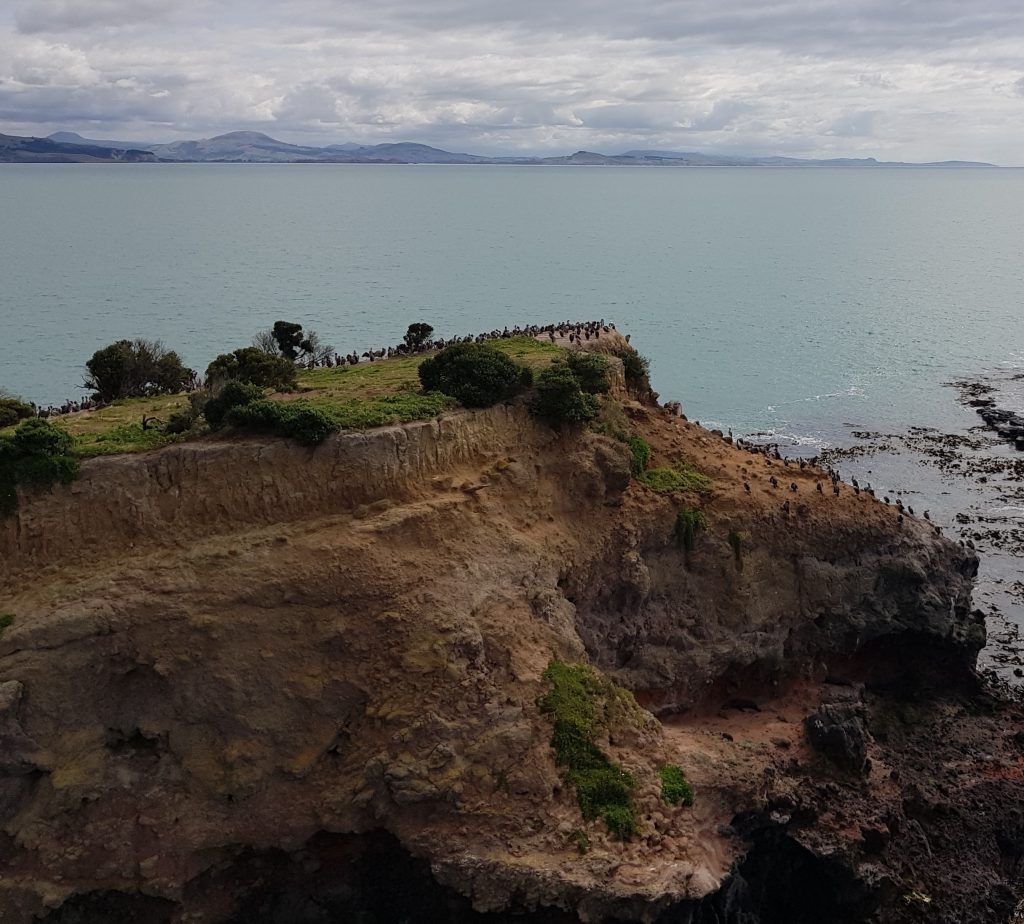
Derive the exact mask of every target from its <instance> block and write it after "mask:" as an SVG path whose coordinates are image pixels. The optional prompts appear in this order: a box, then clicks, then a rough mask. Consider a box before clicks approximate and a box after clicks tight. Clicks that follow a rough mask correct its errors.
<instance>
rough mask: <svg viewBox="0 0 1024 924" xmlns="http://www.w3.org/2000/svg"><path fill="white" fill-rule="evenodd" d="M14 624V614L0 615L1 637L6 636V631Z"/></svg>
mask: <svg viewBox="0 0 1024 924" xmlns="http://www.w3.org/2000/svg"><path fill="white" fill-rule="evenodd" d="M13 624H14V614H13V613H0V636H2V635H3V634H4V629H9V628H10V627H11V626H12V625H13Z"/></svg>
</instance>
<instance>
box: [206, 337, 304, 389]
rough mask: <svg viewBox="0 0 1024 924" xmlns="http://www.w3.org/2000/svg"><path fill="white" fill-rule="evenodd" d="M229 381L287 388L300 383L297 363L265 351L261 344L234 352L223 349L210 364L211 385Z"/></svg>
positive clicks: (208, 376) (208, 373)
mask: <svg viewBox="0 0 1024 924" xmlns="http://www.w3.org/2000/svg"><path fill="white" fill-rule="evenodd" d="M228 381H237V382H248V383H250V384H252V385H259V386H260V387H262V388H277V389H279V390H281V391H287V390H290V389H294V388H295V387H296V385H297V381H296V371H295V363H293V362H291V360H288V359H285V357H283V356H275V355H273V354H271V353H265V352H264V351H263V350H261V349H259V348H258V347H254V346H247V347H242V348H241V349H238V350H235V351H234V352H233V353H221V355H220V356H218V357H217V358H216V359H215V360H214V361H213V362H212V363H210V365H209V366H207V367H206V383H207V385H219V384H222V383H224V382H228Z"/></svg>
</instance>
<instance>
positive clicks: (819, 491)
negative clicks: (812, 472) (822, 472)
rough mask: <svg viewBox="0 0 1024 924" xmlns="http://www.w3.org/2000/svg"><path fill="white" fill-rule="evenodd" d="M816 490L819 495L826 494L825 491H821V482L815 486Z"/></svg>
mask: <svg viewBox="0 0 1024 924" xmlns="http://www.w3.org/2000/svg"><path fill="white" fill-rule="evenodd" d="M814 490H815V491H817V492H818V493H819V494H824V493H825V492H824V491H822V490H821V482H820V481H819V482H817V483H816V484H815V485H814Z"/></svg>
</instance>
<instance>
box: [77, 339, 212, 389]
mask: <svg viewBox="0 0 1024 924" xmlns="http://www.w3.org/2000/svg"><path fill="white" fill-rule="evenodd" d="M85 368H86V370H87V372H88V375H86V377H85V381H84V382H83V387H84V388H88V389H89V390H90V391H93V392H95V393H96V397H97V398H99V400H100V401H116V400H117V399H118V398H141V397H146V396H149V395H159V394H169V393H175V392H179V391H185V390H186V389H187V388H188V387H189V386H190V385H192V384H193V383H194V382H195V378H196V374H195V371H194V370H192V369H189V368H188V367H187V366H185V365H184V364H183V363H182V361H181V359H180V357H179V356H178V354H177V353H175V352H174V351H173V350H168V349H166V348H165V347H164V345H163V344H162V343H161V342H160V341H159V340H143V339H141V338H139V339H136V340H118V341H117V342H116V343H112V344H110V346H106V347H104V348H103V349H102V350H97V351H96V352H95V353H93V355H92V358H91V359H90V360H89V361H88V362H87V363H86V364H85Z"/></svg>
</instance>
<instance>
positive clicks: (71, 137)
mask: <svg viewBox="0 0 1024 924" xmlns="http://www.w3.org/2000/svg"><path fill="white" fill-rule="evenodd" d="M46 137H47V140H49V141H56V142H58V143H60V144H84V145H87V146H89V147H94V148H115V149H119V150H122V151H124V150H134V151H148V150H149V149H150V147H151V145H150V142H148V141H110V140H100V139H98V138H83V137H82V136H81V135H80V134H78V132H54V133H53V134H52V135H47V136H46Z"/></svg>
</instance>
